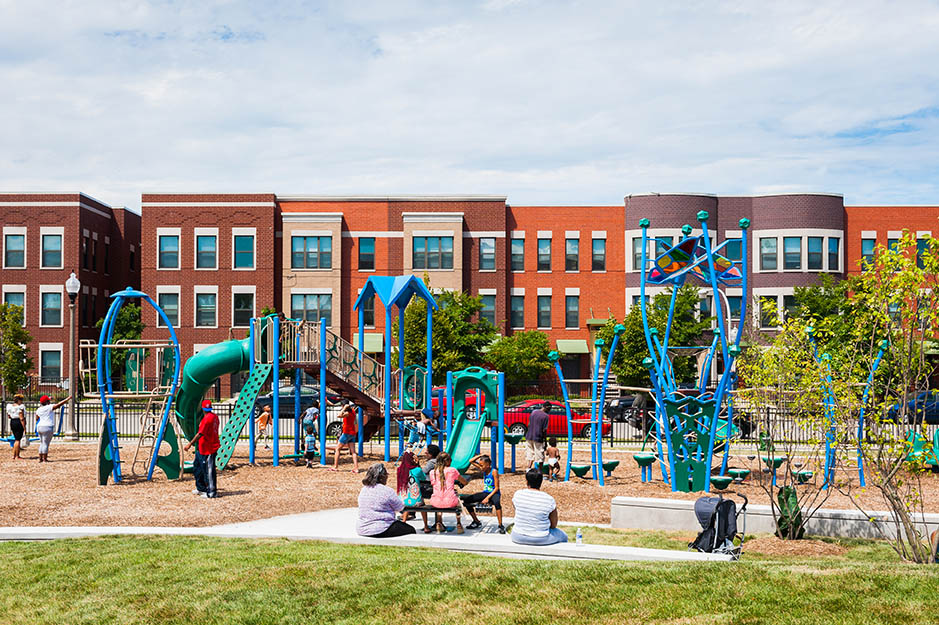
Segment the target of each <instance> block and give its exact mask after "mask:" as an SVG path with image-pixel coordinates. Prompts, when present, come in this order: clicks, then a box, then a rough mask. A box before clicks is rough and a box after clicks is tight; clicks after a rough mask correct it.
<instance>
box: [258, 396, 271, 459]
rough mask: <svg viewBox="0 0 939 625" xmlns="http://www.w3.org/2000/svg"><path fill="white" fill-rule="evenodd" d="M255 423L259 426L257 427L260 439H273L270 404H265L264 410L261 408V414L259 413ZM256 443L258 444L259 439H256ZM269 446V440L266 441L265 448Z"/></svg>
mask: <svg viewBox="0 0 939 625" xmlns="http://www.w3.org/2000/svg"><path fill="white" fill-rule="evenodd" d="M255 425H256V426H257V429H258V439H260V440H262V441H270V440H271V407H270V405H265V406H264V408H263V410H261V414H260V415H258V418H257V421H256V422H255ZM254 443H255V445H257V439H255V441H254ZM267 448H268V444H267V442H265V443H264V449H267Z"/></svg>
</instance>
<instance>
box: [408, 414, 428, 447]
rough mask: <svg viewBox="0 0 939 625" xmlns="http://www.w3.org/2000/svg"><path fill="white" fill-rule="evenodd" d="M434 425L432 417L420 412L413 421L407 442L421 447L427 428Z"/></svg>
mask: <svg viewBox="0 0 939 625" xmlns="http://www.w3.org/2000/svg"><path fill="white" fill-rule="evenodd" d="M433 425H434V421H433V419H431V418H430V417H428V416H427V415H426V414H421V416H420V417H418V418H417V420H416V421H415V423H414V426H413V427H412V428H411V434H410V435H409V436H408V443H410V444H412V445H415V446H417V447H422V446H423V445H424V440H425V439H426V438H427V428H428V427H432V426H433Z"/></svg>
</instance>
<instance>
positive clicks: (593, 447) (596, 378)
mask: <svg viewBox="0 0 939 625" xmlns="http://www.w3.org/2000/svg"><path fill="white" fill-rule="evenodd" d="M594 345H595V346H596V348H597V349H596V351H595V352H594V360H593V379H592V380H591V382H592V384H591V385H590V386H591V391H590V400H591V401H590V429H591V432H590V464H591V466H590V470H591V471H590V474H591V475H592V476H593V479H595V480H599V481H600V485H601V486H602V485H603V475H602V473H603V471H598V468H599V465H598V464H597V444H596V440H597V439H596V433H595V432H594V430H596V429H597V425H598V424H599V422H598V421H597V413H598V412H599V410H597V401H598V400H599V399H600V398H599V391H600V388H599V387H600V357H601V356H602V355H603V339H597V340H596V341H594ZM567 422H568V423H570V418H568V420H567ZM568 444H570V443H568ZM598 474H601V475H599V477H598Z"/></svg>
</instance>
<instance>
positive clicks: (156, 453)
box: [60, 295, 182, 481]
mask: <svg viewBox="0 0 939 625" xmlns="http://www.w3.org/2000/svg"><path fill="white" fill-rule="evenodd" d="M142 299H145V300H146V301H147V302H148V303H149V304H150V305H151V306H153V307H154V308H155V309H156V311H157V313H158V314H159V315H160V317H161V318H162V319H163V323H164V324H165V325H166V327H167V329H169V332H170V340H171V341H172V342H173V356H174V357H175V359H176V363H175V365H174V367H173V383H172V384H171V385H170V397H171V398H172V397H176V389H177V388H178V385H179V370H180V366H181V365H180V363H181V360H182V358H181V353H180V351H179V340H178V339H177V338H176V331H175V330H174V329H173V324H171V323H170V320H169V318H168V317H167V316H166V313H165V312H163V309H161V308H160V307H159V306H157V304H156V302H154V301H153V300H152V299H150V297H149V296H147V295H144V297H143V298H142ZM64 409H65V408H64V407H63V410H64ZM172 410H173V402H172V401H167V402H166V406H164V408H163V416H162V418H161V419H160V430H159V432H158V433H157V439H156V444H155V445H154V447H153V456H151V458H150V466H149V467H148V468H147V480H148V481H149V480H152V479H153V470H154V469H156V465H157V460H158V459H159V457H160V444H161V443H162V442H163V437H164V436H165V435H166V426H167V425H168V424H169V421H170V414H171V413H172ZM60 429H61V424H60Z"/></svg>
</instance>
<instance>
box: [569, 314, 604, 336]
mask: <svg viewBox="0 0 939 625" xmlns="http://www.w3.org/2000/svg"><path fill="white" fill-rule="evenodd" d="M607 321H609V319H587V325H588V326H605V325H606V322H607ZM561 340H564V339H561Z"/></svg>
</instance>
